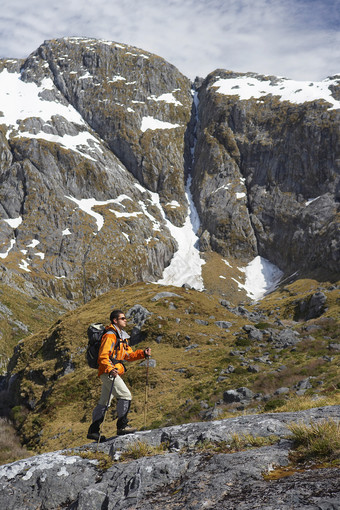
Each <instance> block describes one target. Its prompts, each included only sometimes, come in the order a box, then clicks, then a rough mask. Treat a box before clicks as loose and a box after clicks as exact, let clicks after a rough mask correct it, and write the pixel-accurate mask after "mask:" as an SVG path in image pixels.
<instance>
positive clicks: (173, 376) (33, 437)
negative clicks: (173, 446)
mask: <svg viewBox="0 0 340 510" xmlns="http://www.w3.org/2000/svg"><path fill="white" fill-rule="evenodd" d="M223 264H224V263H223ZM224 265H225V264H224ZM225 266H226V265H225ZM226 268H227V266H226ZM218 273H219V271H218ZM308 290H309V289H308ZM164 291H168V292H173V293H175V294H177V295H178V296H179V297H173V296H172V297H170V298H167V299H161V300H159V301H153V298H154V296H155V295H156V294H157V293H158V292H164ZM337 292H338V294H339V291H337ZM277 296H279V298H282V293H281V294H280V293H277ZM279 298H278V297H276V301H275V299H274V297H273V296H272V297H271V300H270V307H271V308H272V309H275V307H278V306H280V310H281V308H282V309H284V305H285V303H286V301H283V300H282V301H280V300H279ZM296 298H297V296H296V294H295V293H294V296H290V297H289V299H296ZM267 300H269V298H267ZM219 301H220V298H219V297H218V296H216V295H213V294H210V293H209V292H202V293H201V292H197V291H193V290H187V289H184V288H176V287H171V286H168V287H164V286H159V285H155V284H145V283H141V284H134V285H130V286H127V287H124V288H121V289H115V290H114V291H110V292H109V293H107V294H105V295H102V296H100V297H98V298H96V299H94V300H92V301H91V302H89V303H87V304H86V305H85V306H82V307H80V308H79V309H77V310H76V311H72V312H68V313H66V314H65V315H64V316H63V317H61V319H60V320H59V321H58V322H56V323H55V324H53V325H52V326H51V327H50V329H48V330H44V331H42V332H40V333H38V334H36V335H34V336H31V337H28V338H26V339H25V340H24V341H23V342H22V343H21V344H20V359H18V362H17V364H16V366H13V374H15V373H18V374H19V378H20V394H21V398H22V399H26V401H30V402H36V403H37V404H36V406H35V408H34V409H33V410H31V411H29V412H27V414H25V415H24V416H23V419H22V421H20V423H19V425H20V431H21V434H22V435H23V436H25V438H27V441H28V445H29V446H30V448H32V449H34V450H35V451H36V452H39V453H40V452H44V451H51V450H57V449H61V448H67V447H68V448H69V447H76V446H80V445H83V444H84V443H86V432H87V428H88V426H89V423H90V420H91V412H92V409H93V407H94V406H95V405H96V403H97V400H98V397H99V394H100V381H99V380H98V378H97V375H96V371H95V370H91V369H90V368H88V367H87V365H86V362H85V355H84V350H85V346H86V343H87V338H86V329H87V326H88V325H89V324H90V323H91V322H94V321H98V322H103V323H107V320H108V315H109V312H110V310H111V309H112V308H113V307H119V308H121V309H123V310H125V311H126V310H128V309H129V308H131V307H132V306H133V305H135V304H136V303H138V304H140V305H142V306H144V307H145V308H147V309H148V310H149V311H150V312H151V313H152V315H151V317H150V319H149V320H148V321H147V323H146V324H145V327H144V330H145V331H146V332H147V334H148V336H147V338H146V339H145V340H144V341H143V342H142V343H141V344H139V345H138V348H145V347H146V346H148V345H150V346H151V348H152V358H154V359H155V360H156V363H157V365H156V367H152V368H151V367H150V369H149V386H148V388H147V397H148V398H147V403H145V378H146V370H145V367H140V366H139V362H136V363H130V364H128V372H127V373H126V375H125V380H126V382H127V384H128V386H129V387H130V388H131V389H132V394H133V400H132V406H131V413H130V416H129V418H130V419H131V422H132V423H131V424H132V425H133V426H135V427H137V428H140V429H141V428H144V426H145V428H147V429H150V428H156V427H162V426H167V425H175V424H180V423H185V422H193V421H201V420H202V418H201V414H200V413H201V411H202V407H201V402H202V401H204V403H205V404H207V405H208V406H209V407H213V406H214V405H215V403H217V402H218V401H221V399H222V396H223V392H224V391H225V390H228V389H232V388H239V387H241V386H246V387H248V388H249V389H252V390H253V391H254V392H255V391H257V388H258V390H259V391H260V390H261V392H263V394H267V393H273V392H274V391H275V390H276V389H277V388H279V387H280V386H283V385H287V386H289V387H290V388H291V393H289V395H285V396H284V398H282V399H281V402H277V404H279V405H277V406H276V408H275V411H294V410H297V411H298V410H302V409H308V408H311V407H316V406H323V405H336V404H339V403H340V402H339V397H338V396H337V395H338V394H339V392H338V389H339V387H340V386H339V384H340V381H339V378H338V377H339V376H338V367H337V366H336V359H335V355H334V353H330V352H329V351H328V350H327V354H329V355H332V356H333V357H334V360H333V361H331V362H330V361H322V362H321V361H320V353H319V352H318V351H317V349H314V350H308V348H307V347H308V346H307V344H306V345H305V344H304V348H303V350H302V349H301V350H299V348H298V346H297V349H296V350H294V351H293V350H291V349H285V350H283V351H282V353H281V351H278V350H276V349H273V348H272V346H271V344H270V343H266V341H264V342H261V343H258V342H255V341H253V342H251V343H250V345H249V346H248V344H247V345H246V346H242V345H240V346H239V345H237V344H236V340H237V338H238V336H239V335H240V334H242V335H243V336H244V333H242V328H243V326H244V325H245V324H249V323H250V321H249V319H247V318H246V317H238V316H236V315H234V314H232V313H230V312H228V310H227V309H226V308H225V307H223V306H222V305H221V304H220V302H219ZM265 302H267V301H265ZM267 304H268V302H267ZM260 306H261V308H262V302H261V303H260V304H259V305H254V308H256V307H260ZM334 306H335V305H334ZM337 306H338V308H337V310H339V305H337ZM280 310H279V311H278V313H279V312H280ZM334 310H335V308H334ZM202 319H203V320H206V321H207V322H208V324H207V325H206V324H200V323H199V322H197V320H202ZM273 319H275V317H272V316H270V315H269V316H268V320H267V319H266V322H269V323H270V324H269V326H270V327H275V328H276V327H277V326H276V325H274V324H273ZM217 320H227V321H230V322H231V323H232V327H231V328H230V331H225V330H221V329H220V328H218V327H217V326H216V325H215V321H217ZM327 324H328V326H329V327H332V328H333V325H332V324H331V322H328V323H327ZM287 325H291V326H293V327H296V325H294V324H293V323H289V324H288V322H287ZM328 326H327V327H328ZM131 327H132V324H131V323H130V324H129V325H128V327H127V330H128V331H131ZM301 327H303V324H301ZM321 334H322V330H320V335H321ZM306 341H307V340H306ZM315 342H319V337H318V338H317V339H316V340H315ZM321 343H322V345H324V343H325V340H323V339H322V341H320V345H321ZM326 343H327V342H326ZM192 344H196V347H195V348H190V349H187V348H188V347H190V346H192ZM248 348H249V350H247V349H248ZM323 349H324V347H323ZM325 349H327V347H325ZM231 350H244V351H246V352H245V354H244V356H245V357H246V358H247V360H251V359H252V358H255V357H258V356H262V354H263V353H264V352H266V351H268V356H269V357H270V360H271V364H269V365H267V364H265V363H263V364H261V372H260V373H258V374H253V373H250V372H249V371H247V369H246V368H244V367H243V366H242V365H241V359H238V358H237V357H232V356H230V351H231ZM322 356H323V353H322ZM70 362H72V368H74V370H73V371H70V372H69V373H66V374H65V373H64V368H65V366H67V365H68V364H69V363H70ZM230 364H232V365H233V366H235V371H234V372H233V373H230V374H228V376H227V377H226V378H225V380H223V381H221V382H220V381H218V377H219V374H220V372H221V371H222V370H223V369H225V368H227V367H228V365H230ZM282 364H285V365H286V367H287V368H286V370H284V371H282V370H281V371H279V370H277V369H278V367H280V366H281V365H282ZM13 365H14V364H13ZM316 372H317V374H315V373H316ZM310 375H312V376H314V375H317V377H318V379H314V378H312V382H313V388H312V389H311V390H308V391H307V393H308V394H309V392H310V393H311V394H310V395H309V396H307V395H306V396H304V397H296V396H294V389H293V385H294V384H295V383H296V382H298V381H300V380H301V379H303V378H305V377H307V376H310ZM319 379H322V381H323V384H322V385H318V384H317V383H318V382H319ZM283 383H284V384H283ZM317 395H319V397H317ZM254 406H256V409H254ZM261 406H262V407H261ZM231 407H232V406H227V405H226V406H224V405H221V407H220V409H221V410H222V411H223V414H221V415H219V417H218V419H220V418H227V417H230V416H235V412H233V413H229V411H231V410H232V411H235V407H237V406H234V408H231ZM252 407H253V409H248V408H246V409H244V410H243V411H241V412H242V413H248V412H252V413H254V412H262V411H263V405H262V404H261V403H259V401H257V402H255V403H253V405H252ZM144 416H145V417H146V423H145V422H144ZM113 419H114V418H113V416H112V414H111V411H110V412H109V413H108V416H107V419H106V420H105V423H104V425H103V431H102V432H103V433H104V434H105V435H106V436H112V435H113V434H114V433H115V423H113Z"/></svg>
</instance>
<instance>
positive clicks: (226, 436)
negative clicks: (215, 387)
mask: <svg viewBox="0 0 340 510" xmlns="http://www.w3.org/2000/svg"><path fill="white" fill-rule="evenodd" d="M325 418H333V419H339V418H340V407H339V406H334V407H326V408H316V409H311V410H308V411H302V412H298V413H281V414H280V413H278V414H268V415H253V416H242V417H239V418H232V419H228V420H221V421H213V422H209V423H191V424H186V425H182V426H176V427H168V428H164V429H158V430H153V431H144V432H138V433H136V434H133V435H131V436H125V437H118V438H115V439H111V440H108V441H107V442H106V443H103V444H100V445H99V447H98V450H99V452H105V453H109V454H110V455H111V456H112V457H113V458H115V459H116V460H117V461H118V459H119V458H120V455H121V454H122V452H124V450H127V449H128V447H129V445H131V444H133V443H135V442H136V441H142V442H144V443H148V444H150V445H152V446H158V445H160V444H161V443H163V444H167V445H168V447H167V449H168V451H166V452H164V453H163V454H159V455H155V456H152V457H144V458H140V459H137V460H132V461H130V462H127V463H126V462H123V463H121V462H119V461H118V462H116V463H114V464H113V465H112V467H109V468H108V469H107V470H103V469H101V468H100V466H99V465H98V461H96V460H89V459H86V458H81V457H80V455H83V456H84V454H86V452H87V453H88V452H89V451H90V452H91V451H95V450H96V448H97V447H96V445H95V444H94V445H93V444H92V445H87V446H84V447H82V448H78V449H75V450H72V451H62V452H61V451H60V452H52V453H46V454H43V455H38V456H35V457H32V458H31V459H25V460H22V461H17V462H15V463H13V464H7V465H5V466H1V467H0V486H1V492H0V503H1V507H2V508H6V509H8V510H11V509H13V510H14V509H17V508H22V509H25V510H26V509H31V508H32V509H33V508H41V509H43V508H48V509H49V510H53V509H57V508H68V509H70V510H71V509H78V510H87V509H88V510H92V509H94V508H115V509H117V510H120V509H121V510H123V509H127V508H131V509H132V508H133V509H134V510H139V509H142V508H143V509H144V508H147V509H150V510H151V509H168V508H169V509H172V508H188V509H190V510H196V509H199V508H202V507H204V508H211V509H213V508H230V509H234V508H235V509H236V508H242V509H247V510H248V509H249V510H251V509H254V508H262V509H267V510H274V508H280V509H283V510H284V509H287V510H288V509H291V508H292V507H294V508H296V509H300V508H301V509H306V508H339V501H340V499H339V498H340V493H339V484H338V477H339V469H336V468H333V469H323V470H311V471H308V470H306V471H305V472H302V473H295V474H294V473H293V474H292V475H291V476H287V477H285V478H282V479H279V480H275V481H274V480H272V481H270V482H268V481H265V479H264V477H263V475H264V474H266V473H269V472H270V471H271V470H272V469H273V467H274V466H287V465H288V463H289V460H288V453H289V450H290V449H291V448H292V442H291V441H290V440H289V438H287V435H289V431H288V429H287V425H288V424H289V423H291V422H304V423H307V424H308V423H309V422H310V420H313V421H314V420H316V421H317V420H320V419H325ZM233 434H238V435H239V436H242V435H243V434H251V435H253V436H254V437H257V436H260V437H267V436H270V435H273V434H274V435H276V436H277V438H278V440H277V442H276V444H273V445H272V446H266V447H260V448H253V449H248V450H245V451H241V452H237V453H232V454H227V453H209V454H208V453H204V451H202V450H201V451H200V450H199V448H198V446H199V445H200V444H204V442H205V444H207V442H212V443H214V442H215V443H219V442H221V441H225V442H228V441H230V440H231V439H232V435H233ZM280 438H281V439H280ZM181 448H184V449H183V450H182V451H180V449H181Z"/></svg>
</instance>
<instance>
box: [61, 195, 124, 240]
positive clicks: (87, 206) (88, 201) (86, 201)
mask: <svg viewBox="0 0 340 510" xmlns="http://www.w3.org/2000/svg"><path fill="white" fill-rule="evenodd" d="M65 197H66V198H68V199H69V200H72V202H75V203H76V204H77V205H78V207H79V209H81V210H82V211H84V212H85V213H86V214H89V215H90V216H93V217H94V218H95V220H96V222H97V229H98V232H99V231H100V230H101V229H102V228H103V225H104V218H103V216H102V215H101V214H99V213H97V212H95V211H92V208H93V207H95V206H101V205H107V204H119V205H122V204H121V202H122V201H123V200H126V199H128V200H132V199H131V198H130V197H128V196H127V195H120V196H119V197H118V198H113V199H110V200H103V201H100V200H96V199H95V198H83V199H80V200H78V199H77V198H74V197H71V196H67V195H65ZM123 207H124V206H123ZM112 212H115V211H112ZM115 214H116V212H115ZM117 214H118V213H117ZM64 232H65V231H64ZM64 235H67V234H64Z"/></svg>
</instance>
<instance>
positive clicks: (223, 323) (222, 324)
mask: <svg viewBox="0 0 340 510" xmlns="http://www.w3.org/2000/svg"><path fill="white" fill-rule="evenodd" d="M215 324H216V326H217V327H219V328H221V329H229V328H230V327H231V326H232V323H231V322H228V321H215Z"/></svg>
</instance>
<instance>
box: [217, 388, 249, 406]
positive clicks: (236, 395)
mask: <svg viewBox="0 0 340 510" xmlns="http://www.w3.org/2000/svg"><path fill="white" fill-rule="evenodd" d="M253 396H254V393H253V392H252V391H251V390H249V389H248V388H244V387H242V388H237V389H236V390H227V391H225V392H224V393H223V400H224V402H225V403H226V404H231V403H233V402H249V401H250V400H251V399H252V398H253Z"/></svg>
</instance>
